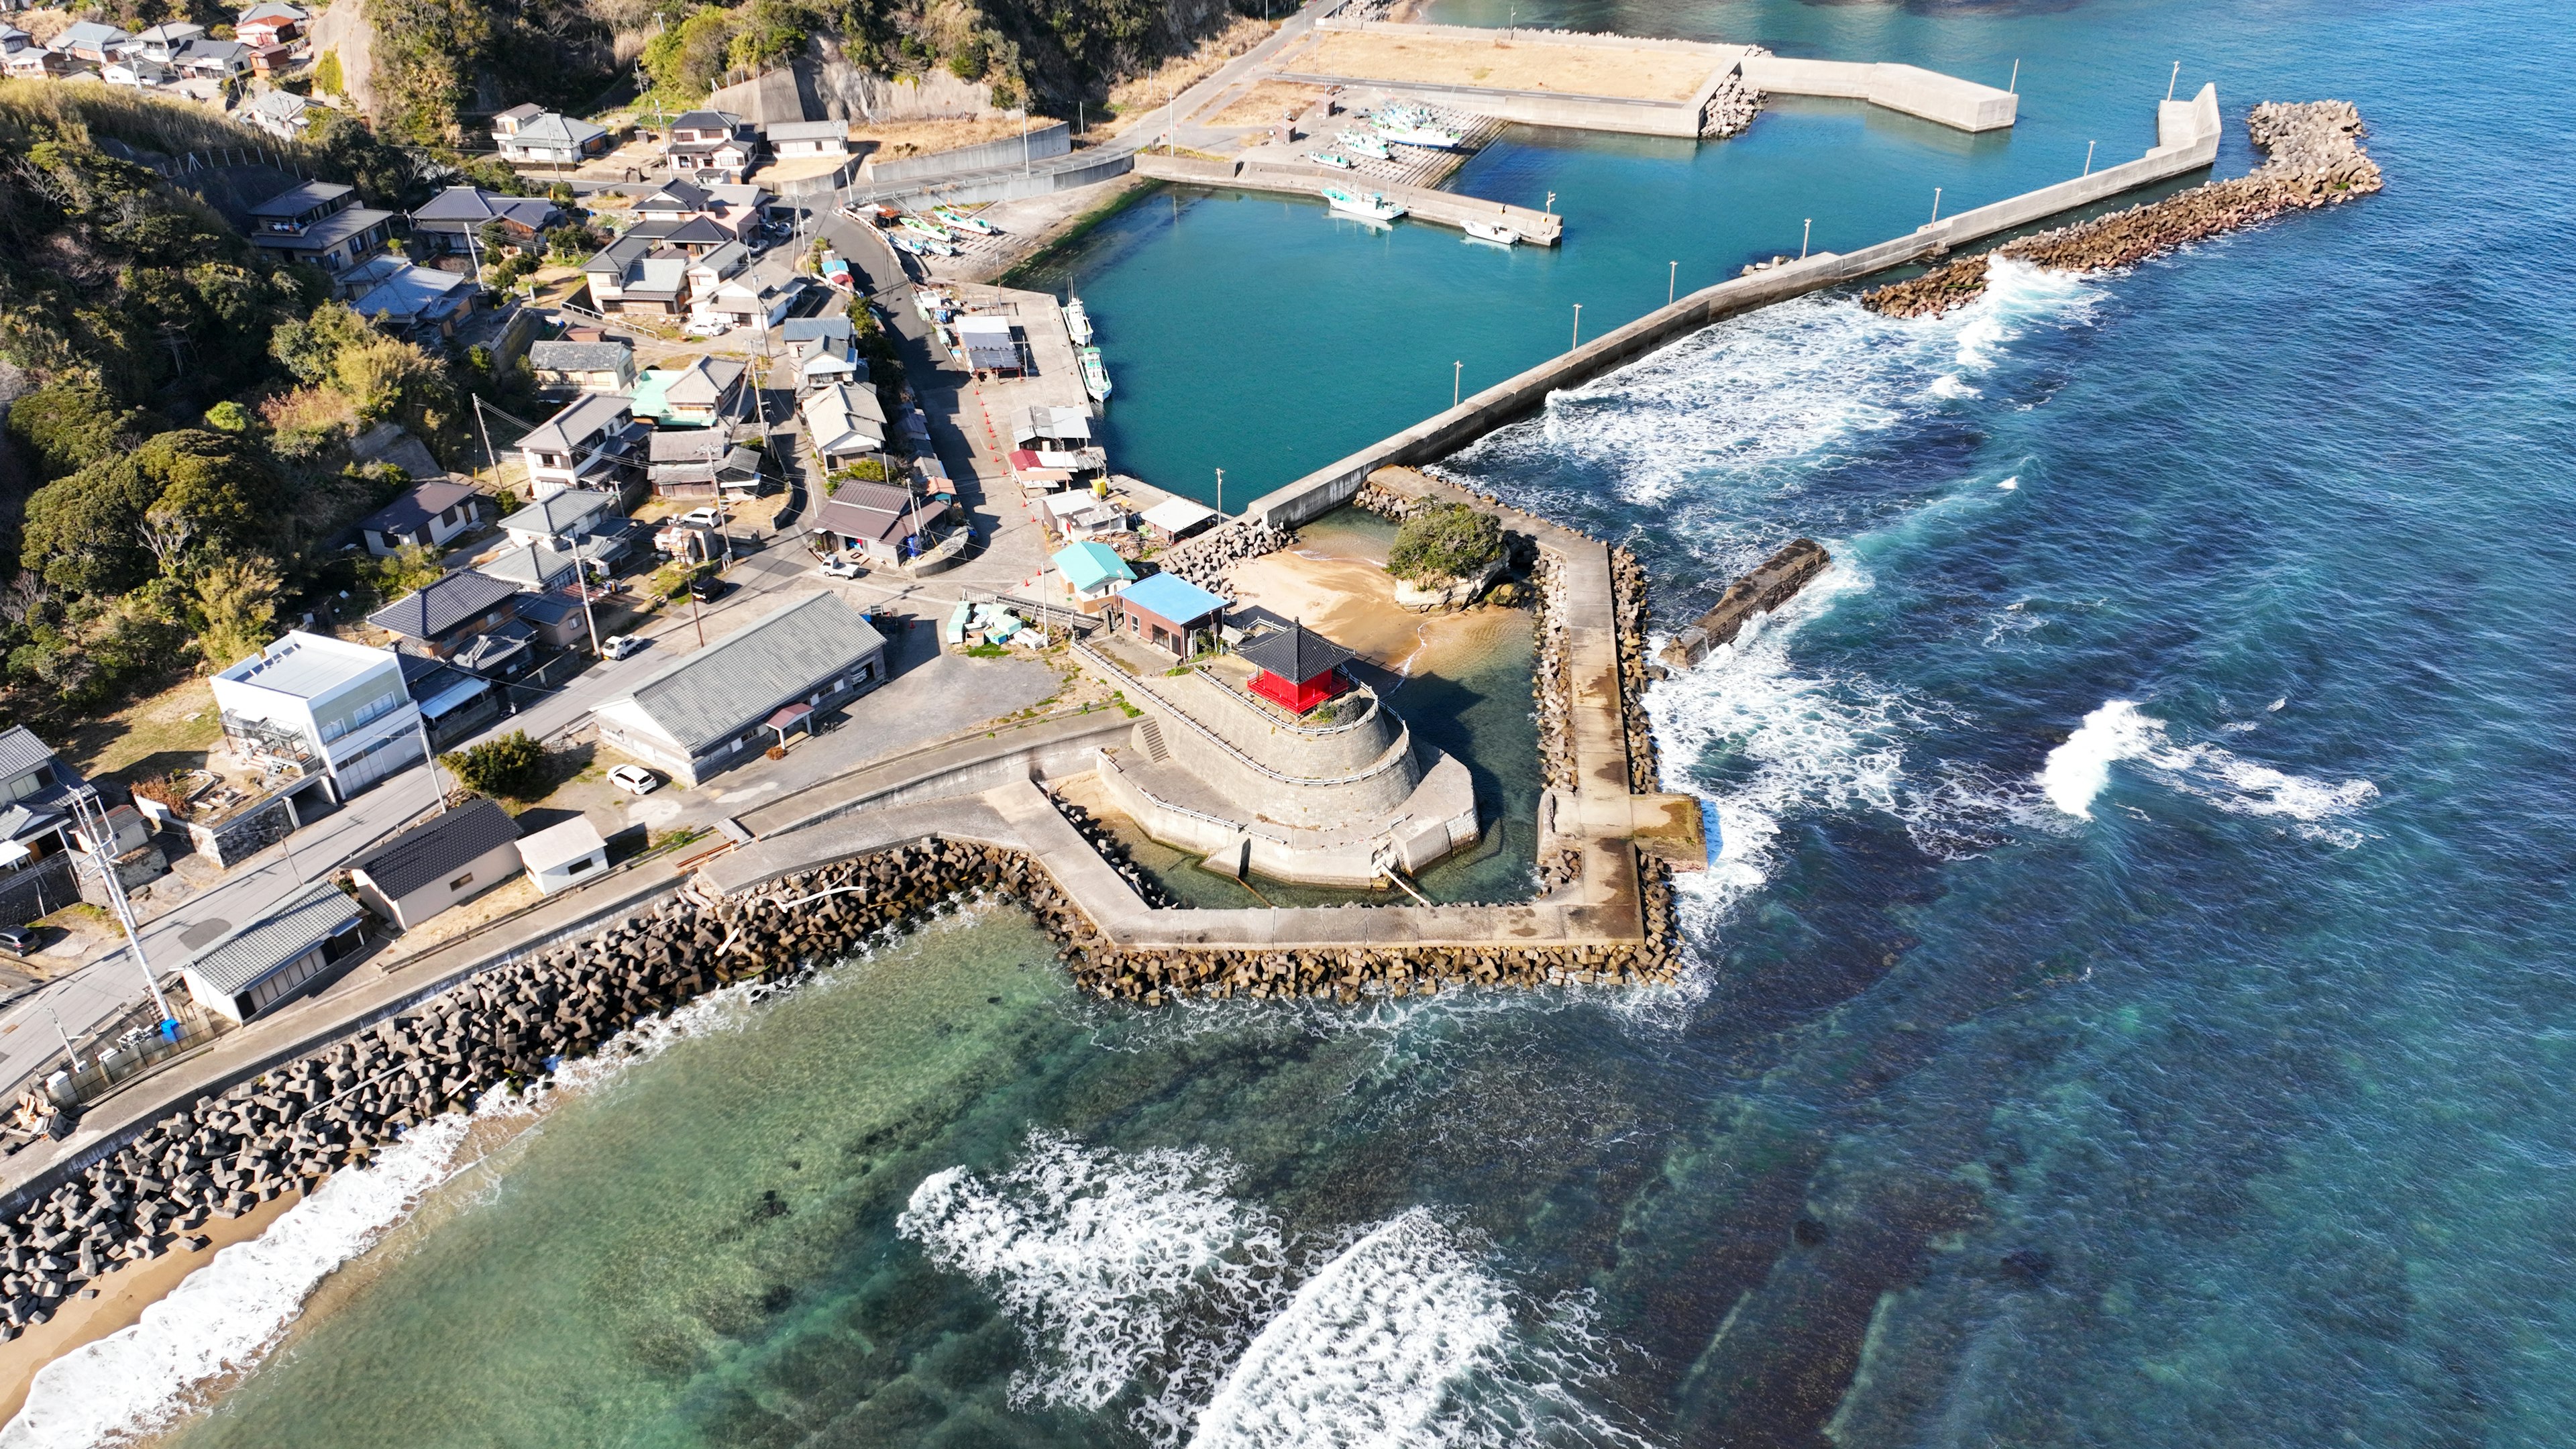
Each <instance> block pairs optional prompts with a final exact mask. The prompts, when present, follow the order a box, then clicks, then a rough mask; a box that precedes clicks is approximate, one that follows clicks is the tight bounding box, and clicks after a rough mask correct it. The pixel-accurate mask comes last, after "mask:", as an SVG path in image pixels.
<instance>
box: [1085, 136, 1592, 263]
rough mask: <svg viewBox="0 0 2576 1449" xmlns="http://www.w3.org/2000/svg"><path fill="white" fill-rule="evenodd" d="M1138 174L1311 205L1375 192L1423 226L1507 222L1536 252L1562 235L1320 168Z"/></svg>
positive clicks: (1163, 161)
mask: <svg viewBox="0 0 2576 1449" xmlns="http://www.w3.org/2000/svg"><path fill="white" fill-rule="evenodd" d="M1136 174H1137V175H1139V176H1146V177H1151V178H1153V179H1154V180H1157V181H1178V182H1183V183H1186V184H1188V185H1191V186H1208V187H1215V188H1219V189H1225V188H1232V189H1236V190H1243V191H1284V192H1287V193H1289V194H1290V195H1292V196H1303V197H1305V198H1307V199H1308V200H1310V201H1311V200H1314V199H1316V198H1317V197H1318V196H1319V195H1320V194H1321V192H1322V189H1323V188H1324V187H1325V186H1327V185H1335V184H1338V185H1342V186H1348V187H1351V188H1352V189H1354V190H1365V191H1374V192H1377V193H1379V194H1380V195H1382V196H1384V197H1385V198H1386V199H1387V200H1389V201H1393V202H1397V203H1400V204H1401V205H1402V206H1403V207H1404V208H1405V209H1406V210H1407V211H1408V212H1410V213H1411V214H1412V215H1413V216H1414V217H1415V218H1416V219H1418V220H1421V221H1429V222H1438V223H1440V224H1441V225H1444V226H1459V225H1462V224H1463V223H1466V222H1470V221H1502V222H1509V223H1511V226H1512V229H1513V230H1515V231H1517V232H1519V233H1520V234H1521V239H1522V240H1524V241H1527V242H1530V243H1532V244H1534V245H1537V246H1550V247H1552V246H1554V245H1556V243H1557V241H1558V239H1559V238H1560V237H1562V236H1563V235H1564V234H1565V218H1564V217H1561V216H1557V215H1554V214H1553V213H1550V212H1544V211H1532V210H1530V209H1529V208H1528V207H1526V206H1511V205H1507V204H1505V203H1503V202H1500V201H1487V200H1484V199H1483V198H1481V197H1475V196H1466V195H1462V194H1460V193H1458V192H1455V191H1432V190H1428V189H1425V188H1423V187H1419V186H1395V185H1389V184H1386V183H1382V182H1368V181H1355V180H1353V179H1352V178H1351V177H1350V175H1349V174H1348V173H1347V172H1341V171H1328V170H1326V169H1324V168H1323V167H1321V166H1283V165H1280V164H1278V163H1276V162H1266V161H1203V160H1200V159H1199V158H1197V157H1195V156H1156V155H1153V154H1151V153H1150V152H1149V153H1146V154H1143V155H1140V156H1138V157H1137V158H1136Z"/></svg>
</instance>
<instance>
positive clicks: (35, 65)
mask: <svg viewBox="0 0 2576 1449" xmlns="http://www.w3.org/2000/svg"><path fill="white" fill-rule="evenodd" d="M0 66H5V68H6V69H7V71H8V72H9V78H10V79H11V80H52V79H56V78H59V77H62V76H66V75H69V74H71V69H72V59H71V57H70V56H67V55H65V54H63V53H62V52H61V51H59V50H49V49H47V48H46V47H44V46H41V45H27V46H21V47H19V48H18V49H16V50H13V51H10V52H9V53H8V54H7V56H6V57H5V58H0Z"/></svg>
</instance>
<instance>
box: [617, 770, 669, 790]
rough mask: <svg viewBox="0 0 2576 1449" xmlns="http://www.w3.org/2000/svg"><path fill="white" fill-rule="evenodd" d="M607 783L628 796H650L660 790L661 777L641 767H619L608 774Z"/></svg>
mask: <svg viewBox="0 0 2576 1449" xmlns="http://www.w3.org/2000/svg"><path fill="white" fill-rule="evenodd" d="M608 783H610V784H612V785H614V786H616V787H617V788H618V789H620V790H623V791H625V792H626V793H627V794H629V795H650V794H652V793H653V792H654V791H656V790H659V789H661V788H662V777H661V776H659V775H656V774H654V773H653V772H652V771H650V770H648V769H645V768H644V767H643V766H642V765H620V766H618V767H617V768H616V769H614V770H611V771H609V772H608Z"/></svg>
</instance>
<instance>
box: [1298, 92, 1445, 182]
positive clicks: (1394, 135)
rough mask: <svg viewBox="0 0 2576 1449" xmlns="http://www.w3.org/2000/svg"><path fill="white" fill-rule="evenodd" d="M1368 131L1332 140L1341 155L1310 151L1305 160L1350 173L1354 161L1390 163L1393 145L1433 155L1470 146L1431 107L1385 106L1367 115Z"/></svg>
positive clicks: (1347, 134)
mask: <svg viewBox="0 0 2576 1449" xmlns="http://www.w3.org/2000/svg"><path fill="white" fill-rule="evenodd" d="M1366 119H1367V121H1368V123H1369V129H1367V130H1365V131H1362V130H1358V129H1352V130H1346V131H1344V132H1342V133H1341V134H1340V135H1338V136H1335V137H1334V138H1333V142H1334V144H1335V145H1337V146H1339V147H1341V150H1339V151H1310V152H1308V153H1306V159H1307V160H1309V161H1312V162H1315V163H1316V164H1318V165H1321V166H1330V167H1332V168H1334V169H1335V170H1339V171H1348V170H1350V169H1351V168H1352V167H1353V165H1354V164H1355V163H1354V162H1353V161H1352V160H1351V158H1352V157H1354V156H1357V157H1360V158H1361V159H1363V160H1368V161H1390V160H1393V159H1394V158H1395V153H1394V152H1393V151H1390V150H1388V149H1387V147H1388V146H1389V145H1390V144H1392V145H1397V146H1420V147H1422V148H1424V149H1425V150H1431V151H1455V150H1457V149H1458V148H1459V147H1461V146H1464V145H1466V144H1467V138H1466V137H1464V136H1462V135H1460V134H1459V133H1458V132H1456V131H1453V130H1450V129H1449V128H1448V127H1446V126H1444V125H1441V124H1440V122H1439V119H1438V118H1437V117H1435V116H1433V115H1432V114H1431V111H1430V109H1429V108H1428V107H1424V106H1416V105H1410V104H1406V103H1402V102H1398V103H1394V104H1390V105H1383V106H1380V107H1378V108H1377V109H1376V110H1374V111H1371V112H1369V113H1368V115H1367V117H1366Z"/></svg>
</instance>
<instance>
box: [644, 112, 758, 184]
mask: <svg viewBox="0 0 2576 1449" xmlns="http://www.w3.org/2000/svg"><path fill="white" fill-rule="evenodd" d="M663 155H664V156H666V157H667V158H668V159H669V161H670V163H671V172H672V174H673V175H675V176H682V177H687V178H690V179H692V180H696V181H700V182H706V181H733V182H738V181H741V180H742V179H743V178H744V177H746V176H749V175H750V174H751V169H752V164H753V163H754V162H755V161H756V160H758V159H759V156H760V142H759V140H758V138H757V137H755V136H754V135H753V133H752V130H751V127H750V126H749V125H747V124H745V123H744V121H743V118H742V117H740V116H737V115H735V114H734V113H733V112H731V111H691V112H689V113H688V114H686V115H684V116H682V117H680V118H679V119H678V120H675V121H673V122H672V123H671V141H670V144H669V145H668V146H666V147H664V148H663Z"/></svg>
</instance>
